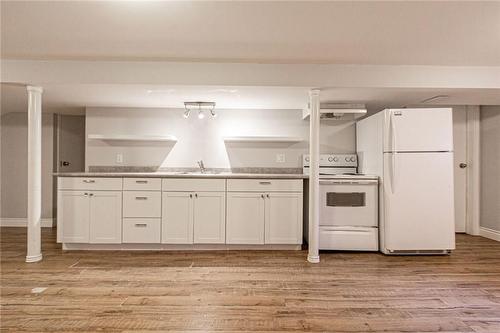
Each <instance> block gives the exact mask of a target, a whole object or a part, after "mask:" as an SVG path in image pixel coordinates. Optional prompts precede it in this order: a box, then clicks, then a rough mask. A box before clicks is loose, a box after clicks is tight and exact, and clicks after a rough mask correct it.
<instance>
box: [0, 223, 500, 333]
mask: <svg viewBox="0 0 500 333" xmlns="http://www.w3.org/2000/svg"><path fill="white" fill-rule="evenodd" d="M42 235H43V236H42V237H43V255H44V259H43V261H42V262H40V263H35V264H27V263H25V262H24V258H25V244H26V241H25V237H26V234H25V229H24V228H2V229H1V250H2V252H1V269H2V271H1V273H2V275H1V331H2V332H10V331H11V332H28V331H29V332H34V331H36V332H40V331H46V332H83V331H86V332H96V331H103V332H139V331H141V332H144V331H157V332H162V331H204V332H206V331H253V332H257V331H326V332H497V333H498V332H500V243H498V242H495V241H492V240H488V239H485V238H480V237H472V236H465V235H459V236H458V239H457V241H458V244H457V247H458V249H457V250H456V251H455V252H454V253H453V254H452V255H451V256H441V257H430V256H427V257H386V256H384V255H381V254H377V253H352V254H351V253H335V252H329V253H322V255H321V263H320V264H309V263H307V262H306V252H305V251H268V252H267V251H220V252H215V251H214V252H103V251H99V252H63V251H62V250H61V249H60V246H59V245H57V244H56V243H55V232H54V231H52V230H50V229H44V230H43V232H42ZM36 288H46V289H36Z"/></svg>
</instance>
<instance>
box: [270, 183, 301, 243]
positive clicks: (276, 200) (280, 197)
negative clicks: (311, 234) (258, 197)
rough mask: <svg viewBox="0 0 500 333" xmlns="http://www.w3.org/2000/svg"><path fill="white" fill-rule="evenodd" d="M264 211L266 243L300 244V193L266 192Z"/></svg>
mask: <svg viewBox="0 0 500 333" xmlns="http://www.w3.org/2000/svg"><path fill="white" fill-rule="evenodd" d="M265 211H266V218H265V226H266V227H265V230H266V232H265V239H266V241H265V243H266V244H302V193H269V194H266V203H265Z"/></svg>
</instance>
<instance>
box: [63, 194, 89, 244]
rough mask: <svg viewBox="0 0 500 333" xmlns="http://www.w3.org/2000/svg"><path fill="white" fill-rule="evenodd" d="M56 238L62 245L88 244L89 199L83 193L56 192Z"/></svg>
mask: <svg viewBox="0 0 500 333" xmlns="http://www.w3.org/2000/svg"><path fill="white" fill-rule="evenodd" d="M57 206H58V207H59V209H58V210H57V221H58V223H57V225H58V226H59V227H58V230H57V236H58V237H57V238H58V242H62V243H88V241H89V197H88V195H87V192H85V191H58V198H57Z"/></svg>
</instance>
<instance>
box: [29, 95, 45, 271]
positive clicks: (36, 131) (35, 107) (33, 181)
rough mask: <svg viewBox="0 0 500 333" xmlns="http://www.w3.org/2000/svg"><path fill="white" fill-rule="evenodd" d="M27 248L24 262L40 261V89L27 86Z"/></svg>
mask: <svg viewBox="0 0 500 333" xmlns="http://www.w3.org/2000/svg"><path fill="white" fill-rule="evenodd" d="M27 90H28V99H29V100H28V232H27V234H28V244H27V245H28V246H27V254H26V262H37V261H40V260H42V246H41V244H42V237H41V229H40V227H41V226H40V220H41V211H42V91H43V90H42V88H41V87H32V86H28V87H27Z"/></svg>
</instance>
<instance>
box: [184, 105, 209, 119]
mask: <svg viewBox="0 0 500 333" xmlns="http://www.w3.org/2000/svg"><path fill="white" fill-rule="evenodd" d="M193 108H198V119H203V118H205V110H207V111H209V112H210V115H211V116H212V117H213V118H215V117H217V113H215V102H184V114H183V116H184V118H189V114H190V113H191V110H192V109H193Z"/></svg>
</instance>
